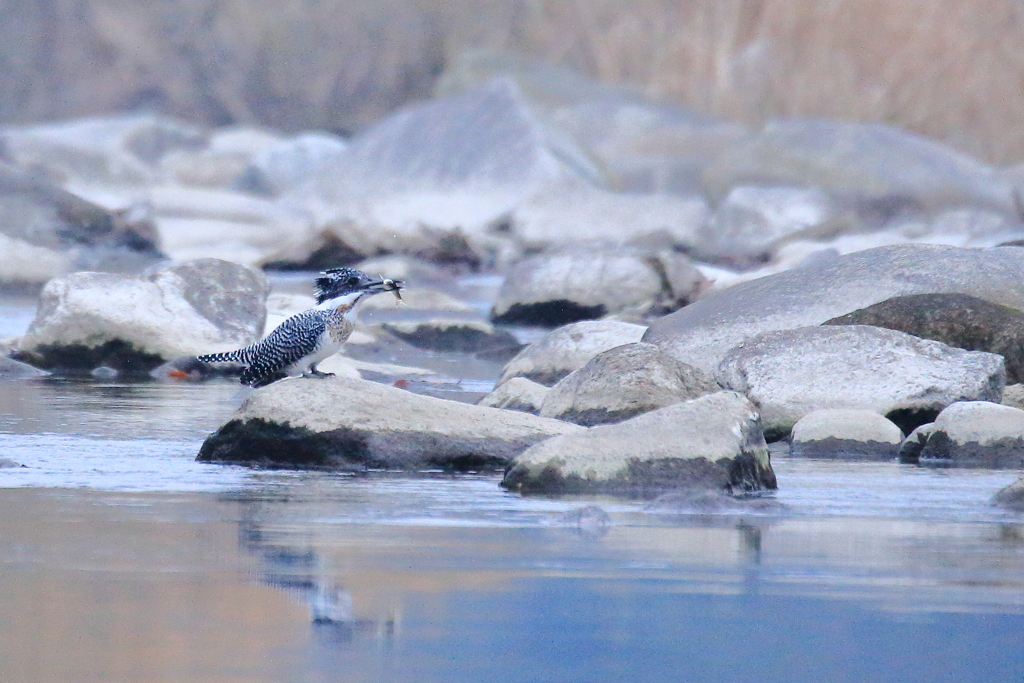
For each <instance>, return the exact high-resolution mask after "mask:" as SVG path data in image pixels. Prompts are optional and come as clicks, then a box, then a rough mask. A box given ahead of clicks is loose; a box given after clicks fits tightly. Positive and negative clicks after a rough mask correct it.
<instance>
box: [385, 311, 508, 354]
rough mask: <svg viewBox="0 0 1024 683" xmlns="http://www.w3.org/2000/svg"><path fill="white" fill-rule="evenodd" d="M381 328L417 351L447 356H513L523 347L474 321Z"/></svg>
mask: <svg viewBox="0 0 1024 683" xmlns="http://www.w3.org/2000/svg"><path fill="white" fill-rule="evenodd" d="M381 328H382V329H383V330H384V331H385V332H388V333H390V334H393V335H394V336H396V337H398V338H399V339H401V340H402V341H404V342H406V343H407V344H410V345H412V346H415V347H416V348H420V349H429V350H431V351H441V352H447V353H479V352H493V351H495V350H498V349H501V350H507V351H508V352H509V353H508V356H505V357H506V358H508V357H509V356H513V355H515V354H516V353H517V352H518V351H519V350H520V349H521V348H522V346H523V345H522V344H520V343H519V341H518V340H516V338H515V337H514V336H513V335H512V334H510V333H508V332H505V331H504V330H496V329H495V328H494V326H493V325H491V324H489V323H485V322H480V321H476V320H456V319H446V320H428V321H424V322H394V323H382V324H381Z"/></svg>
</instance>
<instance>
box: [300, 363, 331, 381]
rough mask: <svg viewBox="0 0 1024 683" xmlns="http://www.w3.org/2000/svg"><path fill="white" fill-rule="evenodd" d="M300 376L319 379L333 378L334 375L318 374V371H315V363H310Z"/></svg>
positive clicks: (328, 373)
mask: <svg viewBox="0 0 1024 683" xmlns="http://www.w3.org/2000/svg"><path fill="white" fill-rule="evenodd" d="M302 376H303V377H321V378H323V377H334V373H333V372H320V371H319V370H317V369H316V363H311V364H310V365H309V370H308V371H306V372H304V373H302Z"/></svg>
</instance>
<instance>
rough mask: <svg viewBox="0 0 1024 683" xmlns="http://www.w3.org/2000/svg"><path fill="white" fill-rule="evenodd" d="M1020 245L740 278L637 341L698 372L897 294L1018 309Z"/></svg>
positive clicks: (1023, 273)
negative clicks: (763, 341) (776, 333)
mask: <svg viewBox="0 0 1024 683" xmlns="http://www.w3.org/2000/svg"><path fill="white" fill-rule="evenodd" d="M1021 282H1024V258H1021V257H1020V249H1018V248H1015V247H1003V248H998V249H961V248H957V247H946V246H938V245H928V244H904V245H896V246H889V247H878V248H876V249H868V250H866V251H860V252H856V253H853V254H847V255H845V256H839V257H836V258H832V259H827V260H824V261H817V262H814V263H812V264H809V265H807V266H804V267H800V268H794V269H793V270H789V271H786V272H783V273H777V274H775V275H768V276H766V277H762V278H759V279H757V280H752V281H749V282H743V283H741V284H737V285H734V286H732V287H729V288H727V289H724V290H721V291H718V292H716V293H714V294H711V295H709V296H706V297H704V298H701V299H700V300H698V301H696V302H694V303H692V304H690V305H689V306H686V307H685V308H683V309H681V310H679V311H676V312H675V313H671V314H669V315H666V316H665V317H663V318H659V319H658V320H655V321H654V322H652V323H651V326H650V329H649V330H648V331H647V333H646V335H644V341H646V342H650V343H652V344H658V345H659V346H661V347H663V348H664V349H666V350H667V351H668V352H669V353H671V354H672V355H673V356H675V357H676V358H678V359H679V360H681V361H683V362H684V363H689V364H690V365H693V366H696V367H698V368H700V369H702V370H704V371H706V372H714V371H715V369H716V368H717V367H718V364H719V363H720V362H721V360H722V358H724V357H725V354H726V353H728V351H729V350H730V349H732V348H733V347H734V346H736V345H737V344H739V343H741V342H742V341H744V340H745V339H749V338H750V337H753V336H755V335H758V334H761V333H762V332H771V331H773V330H787V329H793V328H797V327H806V326H809V325H820V324H822V323H824V322H825V321H827V320H831V319H832V318H835V317H837V316H841V315H845V314H847V313H852V312H853V311H856V310H858V309H861V308H865V307H867V306H870V305H872V304H876V303H879V302H881V301H885V300H886V299H891V298H893V297H897V296H907V295H911V294H928V293H934V292H951V293H959V294H970V295H971V296H976V297H980V298H982V299H985V300H986V301H991V302H993V303H997V304H1002V305H1004V306H1011V307H1013V308H1018V309H1022V310H1024V288H1022V287H1021V286H1020V283H1021Z"/></svg>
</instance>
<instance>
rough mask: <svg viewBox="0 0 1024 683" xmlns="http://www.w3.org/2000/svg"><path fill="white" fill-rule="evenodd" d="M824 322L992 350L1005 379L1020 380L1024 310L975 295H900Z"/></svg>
mask: <svg viewBox="0 0 1024 683" xmlns="http://www.w3.org/2000/svg"><path fill="white" fill-rule="evenodd" d="M825 324H826V325H874V326H875V327H885V328H887V329H890V330H899V331H900V332H906V333H907V334H912V335H914V336H915V337H921V338H922V339H934V340H935V341H939V342H942V343H943V344H946V345H948V346H955V347H957V348H960V349H967V350H968V351H988V352H989V353H998V354H999V355H1001V356H1003V358H1004V359H1005V360H1006V381H1007V382H1009V383H1018V382H1021V381H1024V313H1022V312H1021V311H1020V310H1018V309H1016V308H1011V307H1009V306H1002V305H1000V304H994V303H992V302H990V301H985V300H984V299H979V298H978V297H976V296H970V295H968V294H914V295H911V296H900V297H895V298H893V299H887V300H886V301H882V302H881V303H877V304H874V305H872V306H868V307H867V308H862V309H860V310H857V311H854V312H853V313H847V314H846V315H843V316H839V317H837V318H832V319H831V320H829V321H827V322H826V323H825Z"/></svg>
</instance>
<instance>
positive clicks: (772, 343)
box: [716, 325, 1006, 438]
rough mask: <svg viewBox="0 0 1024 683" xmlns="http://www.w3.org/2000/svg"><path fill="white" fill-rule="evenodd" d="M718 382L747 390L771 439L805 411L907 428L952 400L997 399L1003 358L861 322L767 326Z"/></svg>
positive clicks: (732, 358)
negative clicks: (859, 412) (844, 411)
mask: <svg viewBox="0 0 1024 683" xmlns="http://www.w3.org/2000/svg"><path fill="white" fill-rule="evenodd" d="M716 379H717V380H718V382H719V384H721V385H722V386H723V387H726V388H728V389H733V390H735V391H739V392H741V393H743V394H746V395H747V396H748V397H749V398H750V400H751V401H753V402H754V404H755V405H757V406H758V410H759V411H760V412H761V419H762V420H763V422H764V429H765V434H766V435H767V436H768V437H769V438H777V437H781V436H785V434H787V433H788V432H789V431H790V429H791V428H792V427H793V425H794V424H795V423H796V422H797V420H799V419H800V418H802V417H803V416H804V415H807V414H808V413H811V412H813V411H815V410H821V409H825V408H858V409H864V410H871V411H874V412H876V413H879V414H882V415H886V416H888V417H889V419H890V420H892V421H893V422H895V423H896V424H897V425H899V426H900V427H901V428H904V429H906V431H910V429H912V428H913V427H916V426H917V425H919V424H922V423H925V422H930V421H931V419H932V418H933V417H934V416H935V415H936V414H938V412H939V411H940V410H942V409H943V408H945V407H946V406H948V405H949V404H951V403H953V402H955V401H997V402H998V401H999V398H1000V397H1001V396H1002V392H1003V385H1004V383H1005V381H1006V371H1005V369H1004V367H1003V359H1002V356H998V355H996V354H993V353H983V352H980V351H964V350H962V349H956V348H953V347H950V346H946V345H945V344H940V343H939V342H934V341H931V340H927V339H919V338H917V337H913V336H911V335H909V334H904V333H903V332H896V331H893V330H885V329H882V328H879V327H869V326H866V325H845V326H827V327H804V328H798V329H795V330H784V331H779V332H768V333H766V334H763V335H759V336H757V337H754V338H753V339H749V340H747V341H745V342H743V343H742V344H740V345H739V346H737V347H736V348H734V349H733V350H732V351H730V352H729V353H728V354H727V355H726V357H725V359H724V360H723V361H722V363H721V365H720V366H719V369H718V373H717V375H716Z"/></svg>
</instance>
